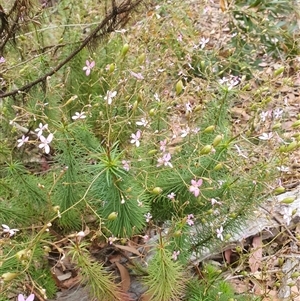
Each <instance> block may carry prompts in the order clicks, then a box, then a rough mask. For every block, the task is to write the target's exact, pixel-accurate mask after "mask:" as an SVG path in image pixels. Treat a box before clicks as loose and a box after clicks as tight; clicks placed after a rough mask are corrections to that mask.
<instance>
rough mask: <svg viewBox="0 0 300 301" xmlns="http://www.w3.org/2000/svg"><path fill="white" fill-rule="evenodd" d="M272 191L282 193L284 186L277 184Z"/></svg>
mask: <svg viewBox="0 0 300 301" xmlns="http://www.w3.org/2000/svg"><path fill="white" fill-rule="evenodd" d="M273 192H274V193H275V194H276V195H278V194H281V193H284V192H285V188H284V187H282V186H279V187H276V188H275V189H274V190H273Z"/></svg>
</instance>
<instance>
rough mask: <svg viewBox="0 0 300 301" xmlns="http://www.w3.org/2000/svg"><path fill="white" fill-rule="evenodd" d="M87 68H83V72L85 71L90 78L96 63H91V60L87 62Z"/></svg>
mask: <svg viewBox="0 0 300 301" xmlns="http://www.w3.org/2000/svg"><path fill="white" fill-rule="evenodd" d="M85 64H86V65H85V66H84V67H83V68H82V70H83V71H85V75H86V76H89V75H90V73H91V70H92V69H93V68H94V67H95V62H94V61H92V62H89V60H86V61H85Z"/></svg>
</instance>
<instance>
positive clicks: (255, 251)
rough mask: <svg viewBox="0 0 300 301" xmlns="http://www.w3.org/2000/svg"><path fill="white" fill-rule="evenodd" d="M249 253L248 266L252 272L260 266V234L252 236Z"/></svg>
mask: <svg viewBox="0 0 300 301" xmlns="http://www.w3.org/2000/svg"><path fill="white" fill-rule="evenodd" d="M252 246H253V247H252V249H251V255H250V257H249V267H250V270H251V272H252V273H255V272H257V271H258V269H259V268H261V261H262V240H261V236H254V237H253V241H252Z"/></svg>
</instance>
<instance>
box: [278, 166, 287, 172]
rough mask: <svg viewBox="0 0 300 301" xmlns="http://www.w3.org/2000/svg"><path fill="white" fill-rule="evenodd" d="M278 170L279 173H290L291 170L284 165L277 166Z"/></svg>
mask: <svg viewBox="0 0 300 301" xmlns="http://www.w3.org/2000/svg"><path fill="white" fill-rule="evenodd" d="M276 168H277V169H278V170H279V171H281V172H288V171H290V169H289V168H288V167H287V166H283V165H281V166H277V167H276Z"/></svg>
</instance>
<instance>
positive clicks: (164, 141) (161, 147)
mask: <svg viewBox="0 0 300 301" xmlns="http://www.w3.org/2000/svg"><path fill="white" fill-rule="evenodd" d="M159 144H160V147H159V149H160V150H161V151H162V152H163V153H164V152H165V151H166V145H167V139H165V140H163V141H160V142H159Z"/></svg>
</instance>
